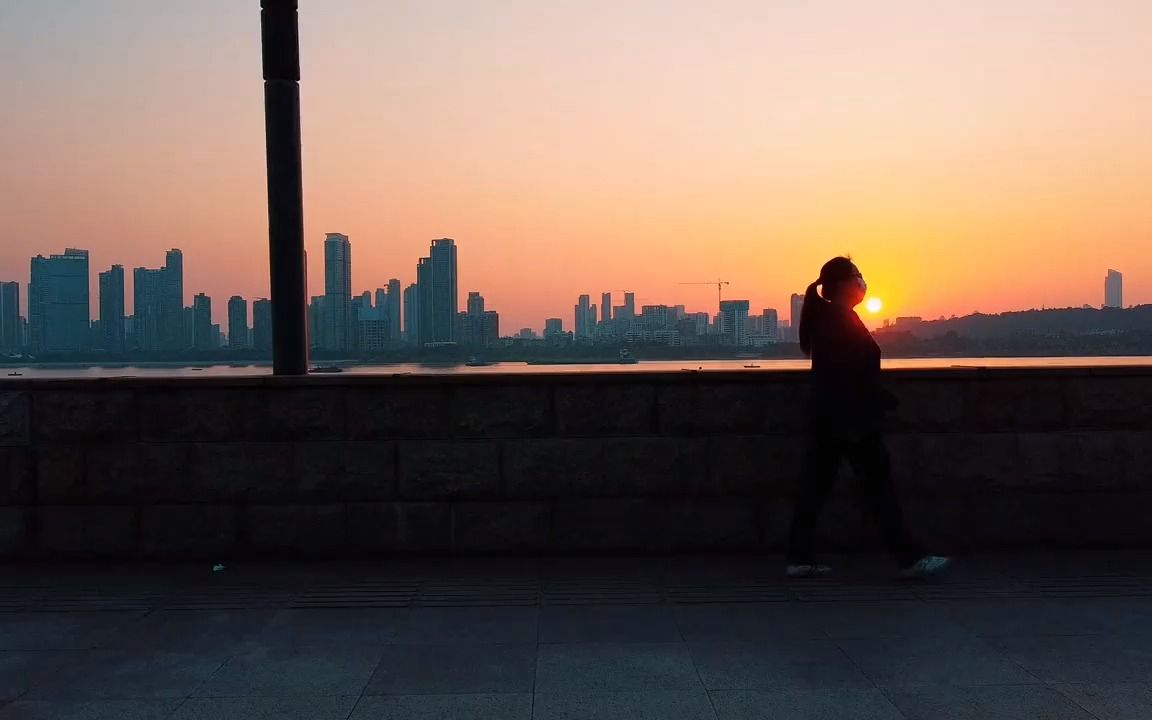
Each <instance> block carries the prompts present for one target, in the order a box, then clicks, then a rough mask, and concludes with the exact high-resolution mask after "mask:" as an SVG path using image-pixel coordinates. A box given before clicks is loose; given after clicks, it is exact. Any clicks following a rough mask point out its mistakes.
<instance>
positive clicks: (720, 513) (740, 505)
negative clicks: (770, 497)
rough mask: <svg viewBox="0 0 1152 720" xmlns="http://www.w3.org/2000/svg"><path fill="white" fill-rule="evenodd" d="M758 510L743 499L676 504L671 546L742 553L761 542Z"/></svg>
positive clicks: (670, 521) (670, 520)
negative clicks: (740, 550)
mask: <svg viewBox="0 0 1152 720" xmlns="http://www.w3.org/2000/svg"><path fill="white" fill-rule="evenodd" d="M758 515H759V513H758V507H757V504H756V503H750V502H748V501H747V500H744V499H740V498H700V499H697V500H686V501H681V502H677V503H673V504H672V505H671V506H670V507H669V511H668V516H667V523H668V524H667V528H666V533H667V543H668V547H670V548H671V549H673V550H719V549H725V550H739V549H751V548H754V547H756V545H757V544H758V543H759V541H760V528H759V517H758Z"/></svg>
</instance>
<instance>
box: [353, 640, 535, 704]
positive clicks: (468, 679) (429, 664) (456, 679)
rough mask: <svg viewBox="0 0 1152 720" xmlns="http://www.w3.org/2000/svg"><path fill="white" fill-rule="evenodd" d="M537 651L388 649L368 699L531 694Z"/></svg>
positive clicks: (497, 647)
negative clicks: (375, 697) (387, 696)
mask: <svg viewBox="0 0 1152 720" xmlns="http://www.w3.org/2000/svg"><path fill="white" fill-rule="evenodd" d="M535 675H536V646H535V645H471V644H466V645H389V646H387V647H385V648H384V654H383V657H382V658H381V659H380V664H379V665H377V667H376V672H375V674H373V675H372V679H371V681H369V683H368V688H367V689H366V690H365V691H364V692H365V693H366V694H368V695H432V694H449V693H475V694H481V693H530V692H532V686H533V683H534V681H535Z"/></svg>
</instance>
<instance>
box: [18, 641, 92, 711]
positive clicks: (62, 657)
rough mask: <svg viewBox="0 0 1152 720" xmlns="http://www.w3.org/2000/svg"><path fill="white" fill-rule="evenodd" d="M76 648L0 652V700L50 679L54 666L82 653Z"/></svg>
mask: <svg viewBox="0 0 1152 720" xmlns="http://www.w3.org/2000/svg"><path fill="white" fill-rule="evenodd" d="M82 656H83V653H80V652H65V651H51V650H5V651H2V652H0V702H3V701H5V700H11V699H14V698H17V697H19V696H21V695H23V694H24V693H25V692H27V691H28V690H29V689H31V688H33V687H36V686H37V685H40V684H42V683H44V682H47V681H50V680H51V679H52V678H53V677H54V676H55V672H56V671H57V669H59V668H60V667H61V666H63V665H65V664H66V663H69V662H73V661H75V660H76V658H78V657H82Z"/></svg>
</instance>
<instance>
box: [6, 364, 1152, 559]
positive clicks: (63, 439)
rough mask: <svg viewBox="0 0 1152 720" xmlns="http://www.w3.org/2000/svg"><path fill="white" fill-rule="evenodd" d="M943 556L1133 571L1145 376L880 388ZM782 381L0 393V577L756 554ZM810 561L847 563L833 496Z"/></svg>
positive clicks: (549, 380)
mask: <svg viewBox="0 0 1152 720" xmlns="http://www.w3.org/2000/svg"><path fill="white" fill-rule="evenodd" d="M889 381H890V385H891V387H892V389H893V390H894V391H895V392H896V393H897V394H898V395H899V396H900V397H901V398H902V400H903V405H902V407H901V409H900V410H899V411H898V412H897V413H896V414H895V415H894V417H893V418H892V423H891V431H892V432H891V435H890V448H891V450H892V454H893V460H894V467H895V472H896V478H897V482H898V484H899V486H900V488H901V492H902V494H903V497H904V498H905V506H906V510H907V513H908V515H909V518H910V522H911V524H912V525H913V526H914V527H915V528H916V529H917V531H918V532H919V533H921V534H922V535H923V536H924V537H925V538H926V539H928V540H929V541H930V542H931V543H932V545H933V547H934V548H939V549H940V550H944V551H963V550H967V549H977V548H990V547H1008V546H1025V545H1031V546H1045V545H1056V546H1063V547H1080V546H1107V545H1122V546H1134V545H1152V522H1150V521H1152V469H1150V468H1152V371H1149V370H1148V369H1139V368H1119V369H1096V370H1064V369H1061V370H1056V369H1052V370H1029V371H1021V370H985V371H973V370H952V371H900V372H891V373H889ZM806 394H807V388H806V384H805V377H804V374H803V373H795V372H736V373H719V372H712V373H688V372H685V373H682V374H678V373H635V372H628V373H612V374H603V375H585V376H573V375H547V376H524V375H521V376H515V375H506V376H461V377H443V376H437V377H403V378H387V377H370V376H361V377H356V376H339V377H333V376H328V377H309V378H298V379H280V378H258V379H252V378H246V379H239V378H238V379H207V378H205V379H194V380H192V379H189V380H164V381H158V380H145V379H110V380H88V381H15V382H10V381H4V382H2V383H0V553H2V554H3V555H4V556H7V557H83V556H105V557H211V558H226V557H234V556H237V555H244V554H258V555H263V554H270V555H285V556H294V555H305V554H307V555H340V556H347V555H350V554H366V553H478V552H588V551H664V550H687V549H713V548H741V549H779V548H781V547H782V545H783V542H784V538H785V534H786V531H787V524H788V515H789V511H790V499H789V498H790V496H791V494H792V489H793V487H794V485H795V483H796V480H797V477H798V475H799V473H800V466H801V460H802V456H803V445H804V439H803V434H802V433H803V427H804V403H805V397H806ZM844 479H845V482H842V483H841V485H840V489H839V491H838V495H837V497H836V498H835V499H834V501H833V502H832V504H831V505H830V507H829V508H828V511H827V513H826V515H825V520H824V524H823V528H822V533H823V535H824V543H825V546H826V547H846V546H847V547H871V546H873V545H874V544H875V542H876V541H875V537H874V532H873V530H872V529H871V526H870V525H869V524H868V523H865V522H862V519H861V512H860V510H859V508H858V505H857V504H856V503H855V502H854V498H853V490H852V488H853V485H852V483H851V477H850V473H848V472H847V470H845V473H844Z"/></svg>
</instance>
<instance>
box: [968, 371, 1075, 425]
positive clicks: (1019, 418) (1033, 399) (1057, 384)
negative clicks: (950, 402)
mask: <svg viewBox="0 0 1152 720" xmlns="http://www.w3.org/2000/svg"><path fill="white" fill-rule="evenodd" d="M1065 386H1066V383H1065V382H1064V381H1060V380H1022V379H1011V380H993V379H988V380H980V381H977V382H971V383H968V385H967V397H966V398H965V408H966V410H967V418H966V423H965V424H966V425H967V427H968V428H970V429H972V430H976V431H979V432H1028V431H1036V430H1050V429H1055V428H1061V427H1064V425H1065V407H1064V388H1065Z"/></svg>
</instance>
